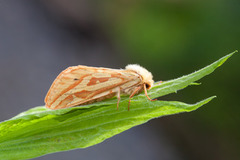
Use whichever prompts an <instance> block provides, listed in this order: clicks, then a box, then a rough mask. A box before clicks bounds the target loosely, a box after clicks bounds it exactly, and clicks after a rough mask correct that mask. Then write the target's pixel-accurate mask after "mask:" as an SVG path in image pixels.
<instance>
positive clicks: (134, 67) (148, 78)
mask: <svg viewBox="0 0 240 160" xmlns="http://www.w3.org/2000/svg"><path fill="white" fill-rule="evenodd" d="M125 69H126V70H131V71H134V72H136V73H137V74H139V75H141V76H142V80H143V83H144V84H146V87H147V89H150V88H152V86H153V83H154V81H153V76H152V73H151V72H149V71H148V70H146V69H145V68H143V67H141V66H140V65H138V64H129V65H127V66H126V67H125Z"/></svg>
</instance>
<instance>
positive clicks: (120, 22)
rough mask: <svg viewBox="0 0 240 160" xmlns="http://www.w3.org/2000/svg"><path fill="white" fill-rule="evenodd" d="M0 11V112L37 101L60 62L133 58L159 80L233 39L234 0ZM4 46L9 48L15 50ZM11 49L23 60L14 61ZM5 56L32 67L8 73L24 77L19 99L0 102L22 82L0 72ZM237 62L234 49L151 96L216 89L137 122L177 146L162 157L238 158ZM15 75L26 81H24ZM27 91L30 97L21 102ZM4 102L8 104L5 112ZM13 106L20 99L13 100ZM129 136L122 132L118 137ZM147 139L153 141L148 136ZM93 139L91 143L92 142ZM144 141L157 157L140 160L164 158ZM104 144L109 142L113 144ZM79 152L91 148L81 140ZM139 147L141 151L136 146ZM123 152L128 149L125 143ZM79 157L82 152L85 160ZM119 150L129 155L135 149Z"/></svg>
mask: <svg viewBox="0 0 240 160" xmlns="http://www.w3.org/2000/svg"><path fill="white" fill-rule="evenodd" d="M0 12H1V16H0V20H1V21H0V22H1V23H2V24H0V25H1V27H0V33H2V34H4V36H1V37H2V39H1V40H0V42H2V43H1V48H4V47H5V46H6V45H9V47H7V48H6V49H1V51H3V52H4V53H2V54H1V55H0V56H1V57H0V58H1V59H2V61H1V65H2V66H1V68H4V69H2V70H0V73H1V75H2V76H1V82H2V83H3V84H6V83H10V82H9V79H10V78H11V81H12V82H11V85H10V84H9V86H8V85H2V86H1V88H0V89H2V90H5V91H6V90H8V92H7V94H5V95H2V99H1V100H2V102H3V104H2V105H3V110H4V111H3V113H5V112H6V114H4V115H2V119H1V120H4V119H7V118H10V117H11V116H14V114H17V113H18V112H21V111H23V110H24V109H28V108H30V107H34V106H36V105H41V104H43V98H44V96H45V93H46V92H47V90H48V87H49V86H50V84H51V82H52V81H53V80H54V78H55V77H56V75H57V74H58V73H59V72H60V71H61V70H63V69H64V68H66V67H67V66H70V65H78V64H83V65H90V66H102V67H111V68H124V66H125V65H126V64H129V63H138V64H140V65H142V66H144V67H146V68H147V69H148V70H150V71H151V72H152V74H153V76H154V80H156V81H158V80H162V81H165V80H169V79H173V78H177V77H179V76H182V75H186V74H188V73H191V72H193V71H195V70H198V69H200V68H202V67H204V66H206V65H208V64H210V63H212V62H213V61H215V60H217V59H219V58H220V57H222V56H224V55H226V54H228V53H230V52H232V51H234V50H237V49H239V43H240V29H239V26H240V1H239V0H211V1H208V0H201V1H190V0H161V1H156V0H149V1H143V0H138V1H127V0H121V1H120V0H116V1H106V0H105V1H87V0H85V1H84V0H82V1H77V0H68V1H67V0H61V1H58V0H49V1H47V0H38V1H34V2H31V3H29V1H21V2H17V1H15V2H14V1H11V2H7V3H6V2H5V3H3V4H2V6H1V7H0ZM25 12H26V13H25ZM21 15H22V16H21ZM9 26H10V27H9ZM19 28H20V29H19ZM7 33H9V34H7ZM6 37H7V38H6ZM12 42H14V43H12ZM20 44H21V46H20ZM3 45H5V46H3ZM17 46H18V47H17ZM24 46H25V47H24ZM12 47H16V48H15V50H14V49H12ZM29 48H32V49H29ZM10 52H11V53H10ZM16 52H17V53H16ZM9 53H10V54H9ZM20 53H22V55H21V54H20ZM28 53H29V55H28ZM41 55H42V56H41ZM6 57H7V58H6ZM21 57H24V58H23V59H24V60H16V59H18V58H20V59H21ZM36 57H37V58H36ZM13 60H15V61H16V63H17V64H18V63H19V65H18V67H19V66H25V68H29V67H31V68H32V70H30V69H29V70H27V71H26V69H23V70H21V72H18V74H19V73H21V74H20V75H19V76H18V78H19V77H21V76H22V82H25V83H27V82H28V81H29V83H28V84H25V85H24V87H22V88H20V89H19V94H21V93H22V92H23V91H24V92H26V93H25V94H24V95H25V97H22V98H21V99H20V98H19V101H17V99H16V102H15V103H13V102H9V100H6V101H5V99H7V97H8V96H9V99H11V96H12V95H14V93H15V92H16V87H18V85H19V86H22V84H23V83H20V82H21V81H19V80H17V79H16V77H14V76H7V78H6V76H5V77H4V75H9V73H13V72H12V71H13V70H16V68H12V70H11V67H10V68H7V67H8V65H9V64H12V63H13V62H15V61H13ZM7 62H9V63H7ZM239 62H240V56H239V53H237V54H236V55H234V56H233V57H232V58H231V59H230V60H229V61H228V62H227V63H226V64H224V65H223V66H222V67H221V68H220V69H218V70H217V71H215V72H214V73H213V74H211V75H210V76H208V77H205V78H204V79H202V80H201V81H200V82H201V83H202V84H201V85H200V86H191V87H188V88H186V89H184V90H182V91H179V92H178V93H177V94H172V95H169V96H165V97H162V98H160V99H163V100H177V101H183V102H186V103H195V102H197V101H199V100H201V99H204V98H207V97H209V96H212V95H217V99H215V100H214V101H213V102H211V103H209V104H207V105H206V106H204V107H202V108H200V109H199V110H197V111H195V112H192V113H186V114H180V115H174V116H169V117H163V118H160V119H155V120H153V121H151V122H149V123H147V124H146V125H147V127H146V125H144V126H143V128H142V129H143V130H145V131H144V132H146V129H147V130H150V131H151V132H153V133H154V134H155V135H158V134H159V137H162V138H159V139H167V140H166V141H167V142H166V143H167V144H170V146H172V147H173V148H174V152H175V151H176V152H177V154H176V155H177V156H176V157H177V158H176V157H175V158H170V159H199V160H208V159H209V160H210V159H211V160H225V159H240V125H239V124H240V105H239V104H240V103H239V100H238V98H239V91H240V85H239V82H240V74H239V68H240V63H239ZM5 63H6V64H5ZM31 64H32V65H31ZM28 65H29V66H28ZM6 68H7V69H8V70H9V71H8V74H7V71H6ZM25 72H26V73H25ZM33 72H34V73H33ZM22 73H25V74H26V75H27V77H28V79H24V75H25V74H22ZM40 75H41V76H40ZM38 76H39V77H38ZM3 77H4V78H3ZM25 77H26V76H25ZM34 78H36V79H37V82H35V81H34ZM40 79H41V81H39V80H40ZM17 81H18V82H17ZM12 84H15V86H14V85H12ZM31 85H32V86H31ZM4 87H5V88H4ZM11 87H12V91H11ZM28 87H29V88H30V89H28ZM28 90H29V91H28ZM13 92H14V93H13ZM19 94H18V95H19ZM29 95H31V96H32V98H30V99H32V101H31V102H28V97H29ZM22 96H23V95H22ZM24 98H25V100H24ZM11 103H12V104H11ZM9 105H10V106H9ZM11 105H12V106H16V108H18V109H16V111H11V112H10V111H9V112H7V110H9V107H11ZM19 105H21V106H24V107H23V108H19ZM7 106H8V108H7ZM4 116H5V117H4ZM140 127H142V126H140ZM150 131H149V132H150ZM160 132H161V134H160ZM129 133H130V132H129ZM162 133H163V134H162ZM130 135H131V133H130ZM148 135H151V134H149V133H148ZM131 136H134V134H133V135H131ZM155 137H158V136H155ZM113 139H114V138H113ZM123 139H124V138H123ZM129 139H131V137H128V138H126V139H125V140H129ZM110 141H111V140H110ZM113 141H114V140H113ZM123 141H124V140H123ZM154 142H155V143H158V139H155V141H154ZM104 143H105V142H104ZM133 143H135V142H134V141H133ZM159 143H161V142H159ZM101 145H102V144H99V145H98V146H99V147H100V148H101ZM106 145H108V144H106ZM123 145H124V144H123ZM138 145H143V146H144V145H145V144H144V143H140V144H138ZM148 146H149V147H147V149H153V150H157V152H158V151H159V155H158V156H157V155H156V156H155V157H154V156H153V157H152V158H149V157H148V158H149V159H167V158H166V157H165V158H164V157H161V154H162V153H163V152H165V151H164V150H162V149H158V148H154V145H153V144H151V143H149V144H148ZM114 147H116V150H117V149H119V148H118V143H115V145H114ZM145 147H146V146H145ZM151 147H152V148H151ZM123 148H124V147H123ZM162 148H164V145H163V146H162ZM140 149H144V147H143V148H140ZM86 150H87V149H86ZM88 150H90V151H89V152H90V153H91V148H89V149H88ZM96 150H97V149H96ZM165 150H167V149H166V148H165ZM106 152H107V150H105V151H102V152H99V154H100V155H102V154H107V153H106ZM115 152H116V153H117V154H116V155H118V154H124V153H126V152H125V151H124V150H123V152H121V153H118V152H117V151H115ZM115 152H114V153H115ZM139 152H142V154H144V152H145V151H144V150H139ZM157 152H156V153H157ZM72 153H73V152H72ZM127 153H128V152H127ZM169 153H170V154H171V152H169ZM82 154H83V153H82ZM128 154H130V155H131V150H130V153H128ZM139 154H140V153H139ZM62 155H63V154H62ZM72 155H73V154H72ZM85 155H86V156H85V157H84V156H83V158H84V159H91V158H89V157H88V154H85ZM140 155H141V154H140ZM178 155H180V156H178ZM100 157H101V156H98V158H100ZM103 157H104V156H103ZM103 157H102V158H103ZM127 157H132V158H129V159H139V157H138V158H137V155H136V157H135V156H134V155H133V156H127ZM134 157H135V158H134ZM156 157H157V158H156ZM54 158H56V157H54V156H53V157H52V158H51V159H54ZM95 158H96V157H95ZM118 158H119V157H117V158H114V159H118ZM39 159H42V158H39ZM46 159H47V156H46ZM73 159H74V158H73ZM92 159H94V158H92ZM100 159H101V158H100ZM103 159H108V158H107V157H104V158H103ZM109 159H111V158H109ZM119 159H121V158H119ZM125 159H128V158H125Z"/></svg>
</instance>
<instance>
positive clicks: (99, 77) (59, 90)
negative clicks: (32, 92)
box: [45, 64, 154, 110]
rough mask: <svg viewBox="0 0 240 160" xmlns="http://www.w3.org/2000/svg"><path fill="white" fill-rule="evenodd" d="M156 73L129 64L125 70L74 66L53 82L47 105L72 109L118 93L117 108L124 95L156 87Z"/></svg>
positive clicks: (48, 106) (46, 99)
mask: <svg viewBox="0 0 240 160" xmlns="http://www.w3.org/2000/svg"><path fill="white" fill-rule="evenodd" d="M153 83H154V81H153V76H152V74H151V73H150V72H149V71H147V70H146V69H145V68H143V67H141V66H139V65H137V64H130V65H127V66H126V68H125V69H110V68H99V67H88V66H82V65H79V66H73V67H68V68H67V69H65V70H64V71H62V72H61V73H60V74H59V75H58V76H57V78H56V79H55V80H54V82H53V84H52V85H51V87H50V89H49V91H48V93H47V95H46V97H45V103H46V107H47V108H50V109H61V108H68V107H73V106H77V105H84V104H90V103H94V102H97V101H102V100H104V99H107V98H112V97H114V96H117V98H118V101H117V109H118V106H119V102H120V95H121V94H126V95H130V96H129V103H128V110H129V105H130V102H131V98H132V97H133V96H134V95H135V94H138V93H140V92H142V91H144V92H145V95H146V97H147V98H148V99H149V100H150V101H153V100H152V99H150V98H149V97H148V95H147V90H148V89H150V88H151V87H152V86H153Z"/></svg>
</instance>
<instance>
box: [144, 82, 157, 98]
mask: <svg viewBox="0 0 240 160" xmlns="http://www.w3.org/2000/svg"><path fill="white" fill-rule="evenodd" d="M143 88H144V93H145V95H146V97H147V99H149V100H150V101H156V100H157V99H151V98H149V97H148V94H147V88H146V85H145V84H144V85H143Z"/></svg>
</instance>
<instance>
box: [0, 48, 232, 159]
mask: <svg viewBox="0 0 240 160" xmlns="http://www.w3.org/2000/svg"><path fill="white" fill-rule="evenodd" d="M235 52H236V51H235ZM235 52H233V53H231V54H229V55H227V56H225V57H223V58H221V59H220V60H218V61H216V62H214V63H213V64H211V65H209V66H207V67H205V68H203V69H201V70H199V71H197V72H194V73H192V74H189V75H187V76H183V77H181V78H178V79H174V80H170V81H165V82H163V83H158V82H157V83H155V86H154V87H153V88H152V89H151V90H150V91H149V96H150V97H152V98H156V97H159V96H162V95H166V94H170V93H175V92H176V91H178V90H180V89H183V88H185V87H187V86H188V85H196V84H198V83H194V82H195V81H197V80H199V79H201V78H202V77H204V76H206V75H208V74H210V73H211V72H213V71H214V70H215V69H216V68H217V67H219V66H220V65H222V64H223V63H224V62H225V61H226V60H227V59H228V58H229V57H231V56H232V54H234V53H235ZM214 97H215V96H212V97H210V98H207V99H205V100H202V101H200V102H198V103H195V104H186V103H182V102H176V101H153V102H151V101H149V100H147V98H146V97H145V95H144V94H143V93H142V94H139V95H136V96H134V97H133V98H132V101H131V106H130V108H131V109H130V111H128V110H127V105H128V97H126V96H125V97H121V102H120V104H119V105H120V108H119V110H116V102H117V100H116V98H112V99H108V100H105V101H101V102H98V103H94V104H90V105H86V106H79V107H73V108H66V109H60V110H49V109H46V108H45V107H44V106H42V107H35V108H32V109H30V110H28V111H26V112H23V113H20V114H19V115H17V116H15V117H13V118H12V119H10V120H7V121H4V122H2V123H0V159H1V160H2V159H11V160H14V159H16V160H20V159H29V158H34V157H38V156H42V155H45V154H49V153H54V152H59V151H66V150H71V149H76V148H85V147H89V146H92V145H95V144H97V143H100V142H102V141H104V140H105V139H107V138H110V137H112V136H114V135H116V134H119V133H121V132H123V131H125V130H127V129H129V128H132V127H134V126H136V125H140V124H143V123H145V122H147V121H149V120H151V119H153V118H157V117H161V116H166V115H171V114H177V113H181V112H190V111H193V110H195V109H197V108H199V107H201V106H202V105H204V104H206V103H208V102H209V101H211V100H212V99H213V98H214Z"/></svg>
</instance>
